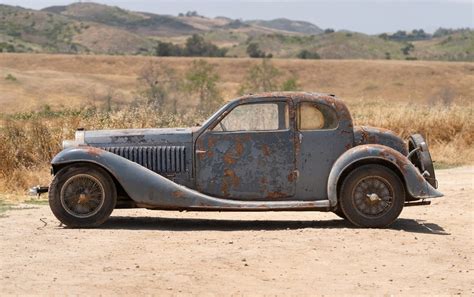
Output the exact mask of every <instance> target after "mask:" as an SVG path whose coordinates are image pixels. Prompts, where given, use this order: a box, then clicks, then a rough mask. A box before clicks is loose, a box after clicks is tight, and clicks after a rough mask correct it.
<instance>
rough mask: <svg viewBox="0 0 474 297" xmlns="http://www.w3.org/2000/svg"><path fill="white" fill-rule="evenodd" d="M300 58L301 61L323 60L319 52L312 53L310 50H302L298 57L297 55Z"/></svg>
mask: <svg viewBox="0 0 474 297" xmlns="http://www.w3.org/2000/svg"><path fill="white" fill-rule="evenodd" d="M297 57H298V58H300V59H321V57H320V56H319V54H318V53H317V52H311V51H309V50H306V49H304V50H301V51H300V52H299V53H298V55H297Z"/></svg>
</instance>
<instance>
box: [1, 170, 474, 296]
mask: <svg viewBox="0 0 474 297" xmlns="http://www.w3.org/2000/svg"><path fill="white" fill-rule="evenodd" d="M438 175H439V181H440V189H441V191H442V192H444V193H445V194H446V196H445V197H444V198H441V199H438V200H434V201H433V204H432V205H431V206H419V207H409V208H406V209H404V211H403V213H402V215H401V217H400V219H399V220H398V221H397V222H396V223H394V224H393V226H392V227H391V228H389V229H381V230H375V229H357V228H352V227H351V226H350V225H349V224H347V223H346V222H344V221H343V220H341V219H339V218H338V217H336V216H335V215H333V214H331V213H316V212H287V213H175V212H161V211H147V210H121V211H116V212H114V213H113V214H112V218H111V219H110V220H109V221H108V222H107V223H106V224H105V225H104V226H103V227H102V228H100V229H88V230H73V229H65V228H62V227H59V226H58V225H59V224H58V221H57V220H56V219H55V218H54V217H53V215H52V214H51V212H50V211H49V208H48V207H47V206H28V207H25V208H23V209H13V210H10V211H8V212H6V213H4V214H3V217H2V218H0V245H1V253H0V292H1V293H0V294H1V295H17V294H21V295H23V294H34V295H37V294H38V295H64V294H74V295H77V294H81V295H117V294H118V295H151V294H153V295H160V296H161V295H217V296H221V295H262V294H265V295H298V296H301V295H320V294H327V295H335V294H351V295H352V294H359V295H366V294H369V295H382V294H397V295H408V294H410V295H419V294H426V295H434V294H442V295H446V294H447V295H455V294H462V295H471V296H472V294H474V289H473V288H474V277H473V276H474V271H473V250H474V249H473V194H472V193H473V190H474V187H473V181H474V168H473V167H464V168H455V169H448V170H440V171H438ZM40 219H41V220H42V221H41V220H40ZM43 222H44V223H43Z"/></svg>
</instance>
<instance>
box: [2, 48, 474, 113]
mask: <svg viewBox="0 0 474 297" xmlns="http://www.w3.org/2000/svg"><path fill="white" fill-rule="evenodd" d="M193 60H194V58H171V57H170V58H157V57H154V58H151V57H138V56H98V55H97V56H92V55H44V54H34V55H32V54H2V55H0V89H1V90H2V92H1V94H0V104H1V105H2V112H17V111H28V110H35V109H41V108H43V107H44V106H45V105H46V104H47V105H50V106H52V107H60V106H64V105H65V104H66V102H67V106H76V107H78V106H84V105H87V104H96V105H97V104H98V105H100V104H103V100H104V98H105V97H107V96H108V95H109V94H110V93H112V94H113V96H114V102H115V104H120V105H121V104H128V103H130V102H131V101H133V99H134V93H136V91H137V89H138V87H139V81H138V79H137V78H138V75H139V73H140V72H141V71H142V69H143V68H144V67H145V66H147V65H150V63H157V62H161V63H162V65H164V66H167V67H170V68H172V69H174V70H175V71H176V72H177V74H178V75H181V76H184V74H185V72H186V71H187V69H189V67H190V65H191V64H192V63H191V62H192V61H193ZM206 60H207V61H209V62H210V63H212V64H214V65H215V66H216V71H217V73H218V74H219V77H220V82H219V88H220V89H222V90H223V95H224V97H225V98H226V99H231V98H233V97H235V96H236V95H237V91H238V89H239V86H240V84H241V83H242V81H243V80H244V78H245V75H246V73H247V71H248V69H249V68H250V67H251V66H252V65H255V64H257V63H260V60H259V59H249V58H245V59H232V58H209V59H206ZM273 64H274V65H275V66H276V67H277V68H278V69H280V71H281V78H282V79H287V78H289V77H290V76H295V77H297V80H298V85H299V89H301V90H306V91H320V92H327V93H334V94H337V95H338V96H340V97H342V98H344V99H346V100H348V101H352V100H359V99H361V100H369V101H371V100H379V99H381V100H384V101H387V102H390V101H397V102H399V101H404V102H413V101H416V102H422V103H423V102H424V103H426V102H431V101H433V100H437V99H440V98H441V97H443V98H444V97H446V96H448V97H449V98H447V99H449V100H455V101H459V102H472V99H473V98H472V96H473V94H474V86H473V84H472V81H473V80H474V66H473V65H472V63H466V62H455V63H447V62H428V61H384V60H381V61H369V60H296V59H289V60H283V59H275V60H274V61H273ZM9 75H11V76H12V77H13V78H14V79H7V77H8V76H9ZM443 98H441V99H443ZM188 103H190V102H187V101H186V102H183V104H188Z"/></svg>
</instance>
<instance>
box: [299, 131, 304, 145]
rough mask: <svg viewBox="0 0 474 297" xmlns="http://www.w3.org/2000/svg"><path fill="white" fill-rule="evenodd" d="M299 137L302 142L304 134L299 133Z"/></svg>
mask: <svg viewBox="0 0 474 297" xmlns="http://www.w3.org/2000/svg"><path fill="white" fill-rule="evenodd" d="M298 139H299V140H300V144H301V143H302V142H303V134H301V133H298Z"/></svg>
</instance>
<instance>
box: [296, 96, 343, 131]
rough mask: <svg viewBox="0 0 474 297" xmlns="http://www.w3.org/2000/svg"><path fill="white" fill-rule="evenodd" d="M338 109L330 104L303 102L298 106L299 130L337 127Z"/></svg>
mask: <svg viewBox="0 0 474 297" xmlns="http://www.w3.org/2000/svg"><path fill="white" fill-rule="evenodd" d="M337 124H338V122H337V116H336V111H335V110H334V109H333V108H331V107H330V106H327V105H323V104H316V103H314V102H302V103H300V104H299V107H298V130H303V131H304V130H329V129H335V128H337Z"/></svg>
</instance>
